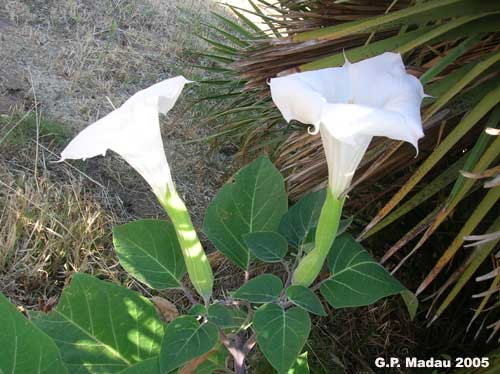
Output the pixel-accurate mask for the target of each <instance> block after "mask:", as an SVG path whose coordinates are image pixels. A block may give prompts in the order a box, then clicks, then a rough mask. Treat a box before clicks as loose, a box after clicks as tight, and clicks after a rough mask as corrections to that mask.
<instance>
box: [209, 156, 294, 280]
mask: <svg viewBox="0 0 500 374" xmlns="http://www.w3.org/2000/svg"><path fill="white" fill-rule="evenodd" d="M286 210H287V195H286V191H285V184H284V181H283V177H282V176H281V174H280V173H279V171H278V170H277V169H276V168H275V167H274V165H273V164H272V163H271V161H269V159H268V158H266V157H260V158H258V159H257V160H255V161H254V162H252V163H251V164H250V165H248V166H246V167H245V168H243V169H241V170H240V171H239V172H238V173H236V175H235V176H234V182H233V183H227V184H225V185H224V186H223V187H222V188H221V190H220V191H219V193H218V194H217V196H216V197H215V199H214V200H213V201H212V202H211V203H210V205H209V206H208V208H207V212H206V215H205V219H204V222H203V231H204V232H205V234H206V235H207V236H208V238H209V239H210V241H212V243H214V245H215V246H216V247H217V249H218V250H219V251H221V252H222V253H223V254H224V255H225V256H227V257H228V258H229V259H230V260H231V261H232V262H234V263H235V264H236V265H238V266H239V267H241V268H242V269H245V270H247V269H248V267H249V265H250V262H251V253H250V251H249V250H248V249H247V247H246V245H245V243H244V242H243V235H245V234H248V233H251V232H255V231H276V230H277V228H278V225H279V223H280V220H281V218H282V217H283V215H284V214H285V212H286Z"/></svg>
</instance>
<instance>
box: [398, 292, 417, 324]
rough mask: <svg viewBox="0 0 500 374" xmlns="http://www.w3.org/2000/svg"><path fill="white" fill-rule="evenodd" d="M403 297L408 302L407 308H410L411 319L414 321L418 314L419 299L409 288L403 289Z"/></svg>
mask: <svg viewBox="0 0 500 374" xmlns="http://www.w3.org/2000/svg"><path fill="white" fill-rule="evenodd" d="M401 297H402V298H403V301H404V302H405V304H406V309H408V313H409V314H410V319H411V320H412V321H413V320H414V319H415V317H416V315H417V309H418V299H417V297H416V296H415V294H414V293H413V292H411V291H409V290H404V291H401Z"/></svg>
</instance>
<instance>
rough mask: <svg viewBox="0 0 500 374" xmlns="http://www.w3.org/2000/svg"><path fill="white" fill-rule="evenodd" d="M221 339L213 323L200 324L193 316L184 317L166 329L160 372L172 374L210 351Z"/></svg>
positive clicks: (175, 320)
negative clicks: (171, 373)
mask: <svg viewBox="0 0 500 374" xmlns="http://www.w3.org/2000/svg"><path fill="white" fill-rule="evenodd" d="M218 338H219V332H218V330H217V326H215V324H213V323H212V322H204V323H202V324H200V323H198V321H197V320H196V318H195V317H193V316H182V317H179V318H176V319H174V320H173V321H172V322H170V323H169V324H168V326H167V328H166V329H165V336H164V338H163V345H162V347H161V354H160V372H161V373H162V374H167V373H170V372H171V371H172V370H174V369H176V368H178V367H179V366H182V365H184V364H185V363H187V362H188V361H190V360H192V359H194V358H196V357H198V356H201V355H202V354H205V353H207V352H208V351H210V350H211V349H212V348H213V347H214V346H215V344H217V340H218Z"/></svg>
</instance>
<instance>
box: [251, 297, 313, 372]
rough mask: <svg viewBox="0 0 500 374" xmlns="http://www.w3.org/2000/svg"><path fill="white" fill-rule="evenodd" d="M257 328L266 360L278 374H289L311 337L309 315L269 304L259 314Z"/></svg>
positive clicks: (259, 341)
mask: <svg viewBox="0 0 500 374" xmlns="http://www.w3.org/2000/svg"><path fill="white" fill-rule="evenodd" d="M253 324H254V328H255V332H256V334H257V344H258V345H259V348H260V350H261V351H262V353H263V354H264V356H265V357H266V358H267V360H268V361H269V363H270V364H271V365H272V366H273V367H274V368H275V369H276V370H277V371H278V373H285V372H287V371H288V369H290V367H291V366H292V365H293V364H294V362H295V360H296V359H297V356H298V355H299V354H300V352H301V351H302V348H303V347H304V344H305V342H306V340H307V337H308V336H309V332H310V330H311V320H310V318H309V314H308V313H307V312H306V311H305V310H303V309H301V308H297V307H294V308H290V309H288V310H286V311H285V310H284V309H283V308H281V307H280V306H278V305H276V304H266V305H263V306H262V307H260V308H259V309H258V310H257V311H256V312H255V315H254V318H253Z"/></svg>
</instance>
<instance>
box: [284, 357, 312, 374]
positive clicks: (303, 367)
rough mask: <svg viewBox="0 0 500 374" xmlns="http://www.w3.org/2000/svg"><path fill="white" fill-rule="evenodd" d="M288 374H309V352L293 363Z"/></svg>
mask: <svg viewBox="0 0 500 374" xmlns="http://www.w3.org/2000/svg"><path fill="white" fill-rule="evenodd" d="M288 374H309V362H307V352H304V353H302V354H301V355H299V356H298V357H297V359H296V360H295V362H294V363H293V365H292V367H291V368H290V370H288Z"/></svg>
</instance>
